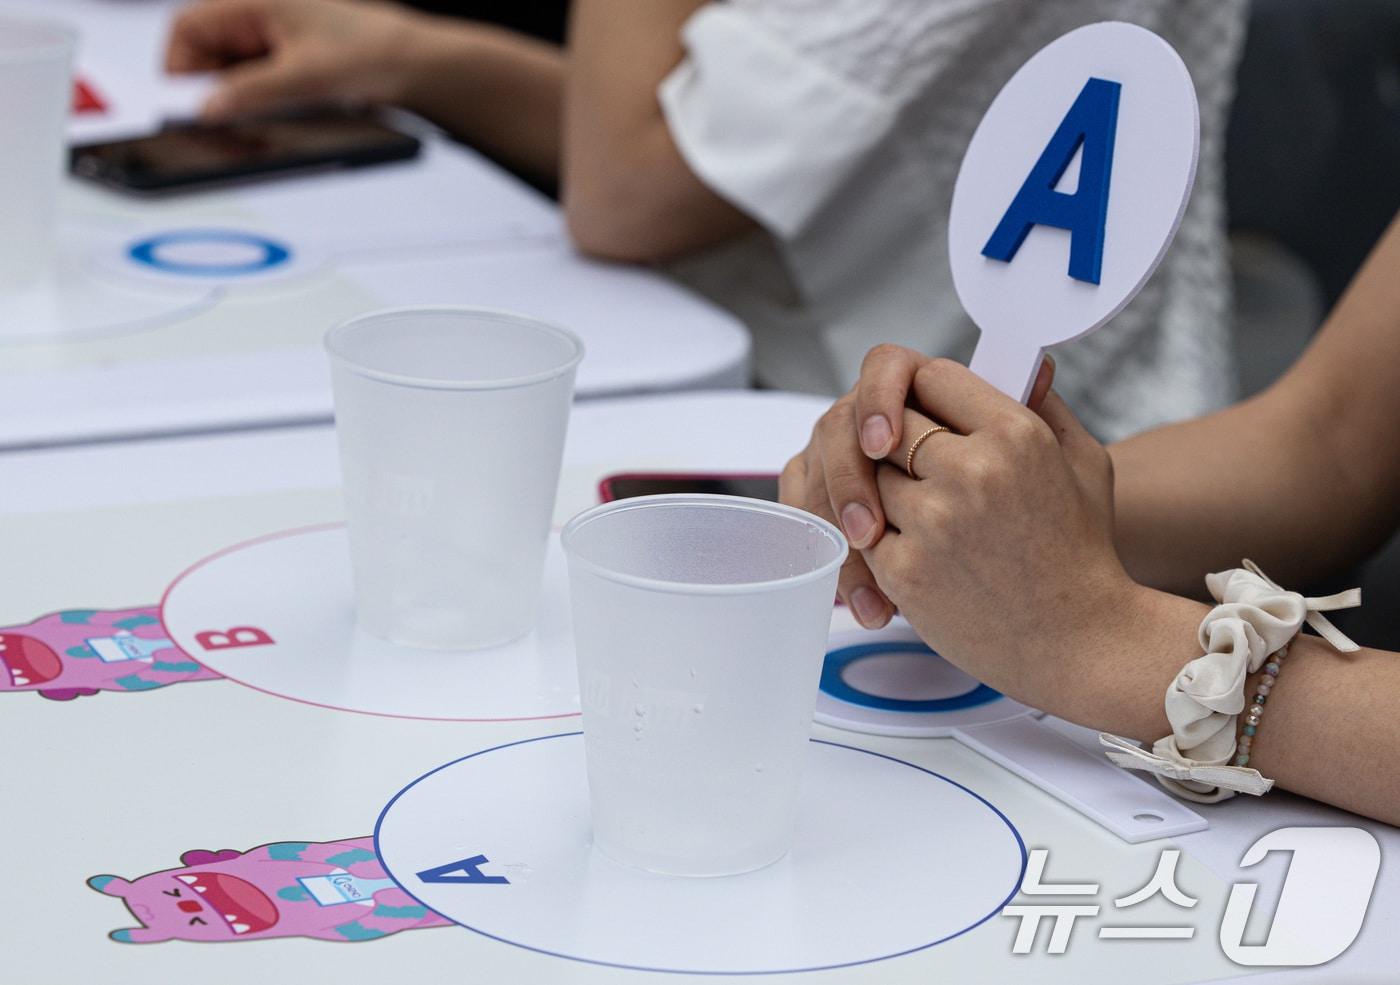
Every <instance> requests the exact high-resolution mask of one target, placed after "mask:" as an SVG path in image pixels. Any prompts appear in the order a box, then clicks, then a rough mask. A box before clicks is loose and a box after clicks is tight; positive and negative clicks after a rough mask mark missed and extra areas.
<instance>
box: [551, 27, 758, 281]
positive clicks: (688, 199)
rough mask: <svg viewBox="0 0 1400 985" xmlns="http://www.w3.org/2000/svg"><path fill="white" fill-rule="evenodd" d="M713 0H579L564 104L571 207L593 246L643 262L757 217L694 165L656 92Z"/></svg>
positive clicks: (574, 229)
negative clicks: (700, 11)
mask: <svg viewBox="0 0 1400 985" xmlns="http://www.w3.org/2000/svg"><path fill="white" fill-rule="evenodd" d="M704 2H705V0H647V2H646V3H642V4H639V3H636V2H635V0H575V3H574V5H573V9H572V15H571V18H570V27H569V54H568V63H569V64H568V72H567V75H568V81H567V84H566V95H565V112H564V142H565V147H566V152H565V156H564V160H563V164H562V168H563V173H562V176H561V184H562V192H563V195H562V197H563V202H564V211H565V215H566V217H567V219H568V223H569V230H570V232H571V233H572V235H573V237H574V240H575V242H577V243H578V244H579V246H580V247H581V248H582V249H583V250H584V251H585V252H588V253H593V254H596V255H598V256H603V257H608V258H611V259H616V260H626V261H634V262H651V261H663V260H669V259H673V258H675V257H678V256H682V255H684V254H687V253H691V252H694V251H697V250H703V249H705V248H707V247H711V246H714V245H716V244H718V243H721V242H724V241H725V240H727V239H730V238H732V237H734V236H736V235H738V234H739V233H742V232H746V231H748V230H750V229H752V228H753V227H754V224H753V221H752V220H751V219H749V218H748V216H746V215H745V214H744V213H742V212H740V211H739V210H738V209H736V208H735V207H734V206H733V205H731V204H729V203H728V202H727V201H725V200H724V199H723V198H721V197H720V196H719V195H717V194H716V193H715V192H713V191H711V190H710V189H709V188H708V187H707V186H706V185H705V184H704V183H703V182H702V181H701V180H700V179H699V178H698V177H697V176H696V175H695V173H694V172H692V171H691V170H690V166H689V164H688V163H687V162H686V160H685V158H684V157H683V156H682V155H681V152H680V149H679V148H678V147H677V146H676V142H675V140H674V139H673V138H672V136H671V131H670V128H669V127H668V126H667V123H666V118H665V115H664V114H663V112H662V109H661V103H660V100H659V99H658V97H657V89H658V87H659V86H660V84H661V82H662V80H663V79H665V78H666V76H667V75H669V74H670V73H671V71H672V70H673V69H674V68H675V67H676V66H677V65H678V64H679V63H680V61H681V59H682V58H683V57H684V55H685V51H684V48H683V46H682V44H681V28H682V26H683V25H684V24H685V21H686V19H687V18H689V17H690V16H691V14H693V13H694V12H695V10H696V9H697V8H699V7H701V6H702V5H703V4H704Z"/></svg>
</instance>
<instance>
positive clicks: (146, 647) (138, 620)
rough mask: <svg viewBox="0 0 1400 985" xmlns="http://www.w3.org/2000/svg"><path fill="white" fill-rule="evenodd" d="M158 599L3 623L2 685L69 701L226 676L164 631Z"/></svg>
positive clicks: (4, 688)
mask: <svg viewBox="0 0 1400 985" xmlns="http://www.w3.org/2000/svg"><path fill="white" fill-rule="evenodd" d="M158 613H159V610H158V609H157V608H156V607H155V606H140V607H138V608H134V609H116V610H106V611H103V610H98V609H65V610H63V611H62V612H51V613H49V614H48V615H46V616H40V617H39V618H38V619H36V620H34V621H33V622H31V623H28V624H26V625H24V626H13V627H0V691H38V692H39V694H40V695H42V696H43V697H45V698H51V699H53V700H55V701H70V700H72V699H73V698H78V697H82V696H83V695H88V694H96V693H97V692H99V691H149V690H151V689H152V688H158V687H165V686H166V685H167V684H183V683H184V682H186V681H212V680H221V679H222V678H221V675H219V674H217V673H215V672H214V671H212V670H209V669H208V668H207V667H204V666H202V665H201V664H199V663H196V662H195V661H194V660H191V659H190V658H189V657H188V656H187V655H186V654H185V653H184V652H183V651H181V650H180V649H178V648H177V647H176V646H175V644H174V643H172V642H170V640H168V639H166V637H165V630H164V629H163V628H162V626H161V623H160V616H159V614H158Z"/></svg>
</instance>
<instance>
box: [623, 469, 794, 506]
mask: <svg viewBox="0 0 1400 985" xmlns="http://www.w3.org/2000/svg"><path fill="white" fill-rule="evenodd" d="M663 493H718V494H720V495H722V496H747V497H749V498H750V499H766V500H770V501H772V502H774V503H776V502H777V501H778V477H777V476H776V475H758V474H749V473H737V474H729V473H724V472H700V473H685V474H682V473H673V472H622V473H619V474H617V475H610V476H608V477H607V478H605V479H603V480H602V481H601V482H599V483H598V497H599V498H600V499H601V500H602V501H603V502H605V503H610V502H612V501H613V500H615V499H631V498H632V497H633V496H657V495H661V494H663Z"/></svg>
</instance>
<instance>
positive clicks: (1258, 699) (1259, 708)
mask: <svg viewBox="0 0 1400 985" xmlns="http://www.w3.org/2000/svg"><path fill="white" fill-rule="evenodd" d="M1292 645H1293V644H1292V643H1291V642H1289V643H1285V644H1284V645H1283V646H1282V647H1280V648H1279V650H1278V652H1277V653H1275V654H1274V655H1273V657H1271V658H1270V659H1269V662H1268V663H1266V664H1265V665H1264V676H1263V677H1261V678H1259V685H1258V687H1256V688H1255V695H1254V698H1253V699H1252V700H1251V701H1250V705H1249V708H1248V709H1247V710H1246V712H1245V716H1244V728H1243V729H1241V730H1240V737H1239V741H1238V742H1237V743H1236V744H1235V765H1236V766H1248V765H1249V753H1250V749H1251V748H1252V747H1253V746H1254V737H1255V736H1256V735H1258V734H1259V725H1260V723H1261V722H1263V721H1264V706H1265V705H1266V704H1267V703H1268V700H1269V692H1270V691H1272V690H1273V689H1274V685H1275V684H1276V683H1278V675H1279V672H1280V671H1281V670H1283V658H1284V657H1286V656H1288V648H1289V647H1290V646H1292Z"/></svg>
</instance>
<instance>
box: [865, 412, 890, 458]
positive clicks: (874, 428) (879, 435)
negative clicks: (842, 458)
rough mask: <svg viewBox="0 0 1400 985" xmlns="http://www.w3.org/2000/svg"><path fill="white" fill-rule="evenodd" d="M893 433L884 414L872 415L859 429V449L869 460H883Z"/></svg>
mask: <svg viewBox="0 0 1400 985" xmlns="http://www.w3.org/2000/svg"><path fill="white" fill-rule="evenodd" d="M893 437H894V432H893V431H891V430H890V422H889V421H887V420H885V415H884V414H872V415H871V416H870V417H867V418H866V419H865V423H864V424H862V425H861V428H860V447H861V450H862V451H864V452H865V453H866V454H867V455H869V456H870V457H871V458H884V457H885V456H886V455H887V454H889V443H890V439H892V438H893Z"/></svg>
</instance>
